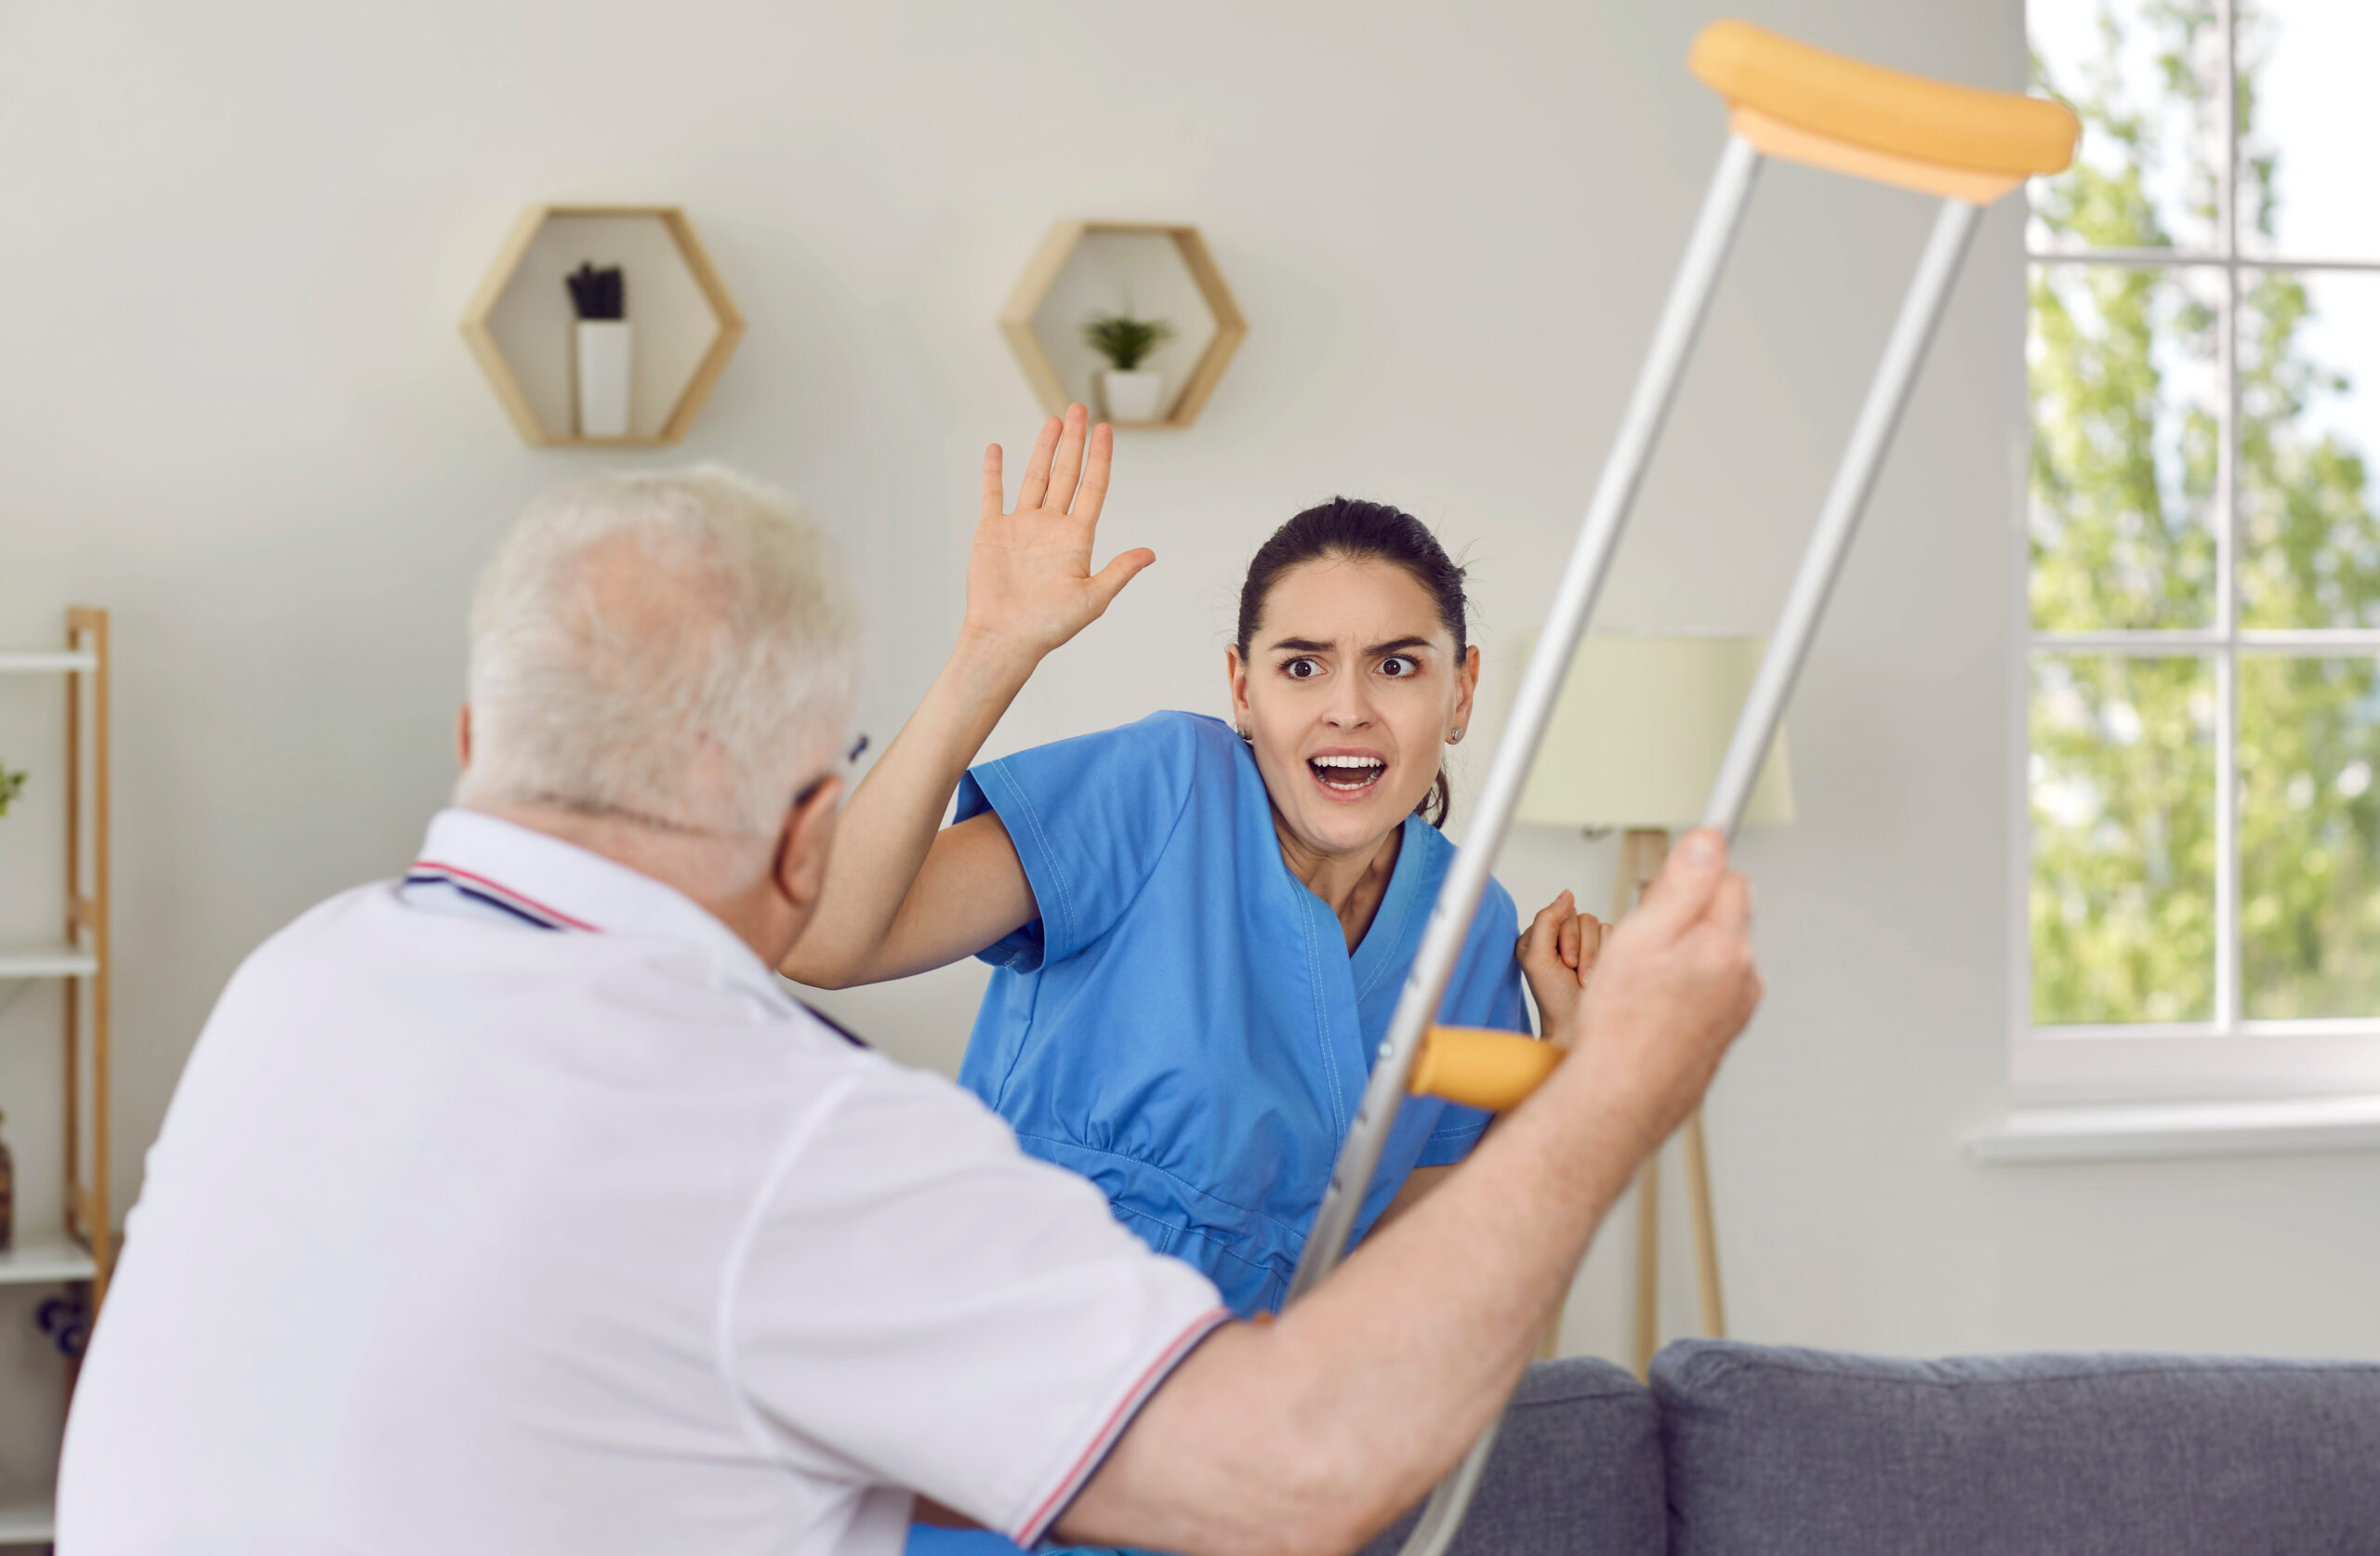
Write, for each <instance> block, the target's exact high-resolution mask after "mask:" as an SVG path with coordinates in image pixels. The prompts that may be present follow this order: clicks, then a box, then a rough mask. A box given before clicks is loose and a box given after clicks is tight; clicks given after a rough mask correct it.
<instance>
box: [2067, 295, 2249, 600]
mask: <svg viewBox="0 0 2380 1556" xmlns="http://www.w3.org/2000/svg"><path fill="white" fill-rule="evenodd" d="M2222 284H2223V283H2222V272H2220V271H2218V270H2135V269H2121V268H2117V267H2114V266H2097V265H2040V266H2036V267H2034V270H2033V276H2032V308H2031V313H2030V317H2031V324H2030V330H2029V332H2028V338H2027V341H2026V363H2027V373H2028V376H2029V377H2030V383H2031V389H2032V405H2033V447H2032V475H2031V495H2032V504H2031V525H2032V539H2033V556H2032V579H2031V590H2032V613H2033V625H2034V626H2037V627H2040V628H2042V629H2043V630H2046V631H2069V632H2083V631H2108V630H2116V629H2128V628H2129V629H2138V628H2175V627H2196V626H2212V625H2214V621H2215V529H2214V518H2215V475H2216V469H2217V455H2218V453H2219V450H2220V446H2221V442H2222V434H2221V423H2220V422H2219V421H2218V420H2217V418H2216V414H2215V409H2216V406H2217V404H2218V403H2219V402H2220V396H2221V389H2220V384H2221V380H2220V377H2219V370H2220V369H2219V362H2218V356H2217V350H2216V345H2217V341H2216V319H2217V317H2218V315H2217V313H2216V303H2217V299H2218V298H2219V297H2220V296H2221V288H2222Z"/></svg>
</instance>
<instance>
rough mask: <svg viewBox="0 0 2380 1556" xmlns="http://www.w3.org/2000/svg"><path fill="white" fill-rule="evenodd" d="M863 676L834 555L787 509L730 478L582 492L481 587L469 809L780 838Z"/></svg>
mask: <svg viewBox="0 0 2380 1556" xmlns="http://www.w3.org/2000/svg"><path fill="white" fill-rule="evenodd" d="M858 672H859V613H858V610H857V608H856V607H855V606H854V604H853V600H852V597H851V591H850V589H849V588H848V587H847V586H846V585H845V584H844V582H843V577H842V569H841V565H840V560H839V559H838V558H837V556H836V554H835V549H834V547H833V544H832V543H831V542H830V541H829V540H828V539H827V538H826V535H825V534H823V533H821V532H820V530H819V529H818V527H817V526H816V525H815V524H813V522H811V521H810V520H809V518H808V517H807V516H805V515H804V514H803V513H802V511H801V509H800V507H799V506H798V505H796V504H795V503H794V501H793V500H792V499H791V498H790V497H788V496H787V495H786V494H784V493H781V492H778V491H775V490H774V489H773V488H770V487H766V486H763V485H760V483H758V482H756V481H748V480H746V479H745V478H744V477H742V476H739V475H736V474H734V472H733V471H730V470H725V469H721V468H718V467H716V466H703V467H699V468H694V469H690V470H679V471H668V472H657V473H654V474H649V475H606V476H598V477H595V478H594V479H592V480H588V481H575V482H573V483H572V484H570V485H568V486H564V487H561V488H559V489H558V490H556V491H553V492H551V493H549V494H547V495H545V496H544V497H542V498H540V499H538V501H537V502H536V504H535V505H533V506H532V507H531V508H530V509H529V511H528V512H527V513H525V514H523V515H522V518H521V521H520V522H519V523H517V524H516V525H514V526H513V529H512V533H511V534H509V536H507V537H506V539H505V542H504V545H503V547H502V548H501V549H499V550H498V551H497V552H496V560H494V561H492V562H490V563H489V564H488V569H487V572H486V573H485V574H483V576H482V578H481V580H480V587H479V594H478V597H477V598H476V599H475V600H473V602H472V605H471V666H470V701H471V754H470V765H469V768H468V769H466V770H465V771H464V773H463V777H462V781H461V782H460V783H459V784H458V785H456V791H455V798H456V802H457V803H458V804H463V805H479V806H490V805H525V806H541V807H549V808H560V809H563V810H568V811H579V812H582V813H585V814H589V815H609V816H616V817H619V818H621V819H624V820H628V821H631V822H641V823H643V824H646V825H649V826H659V827H661V828H664V829H666V830H677V831H685V832H698V833H719V834H769V833H774V831H775V830H776V828H777V827H778V826H779V825H781V824H783V822H784V820H785V815H786V811H787V808H788V807H789V806H790V805H791V803H792V801H793V797H794V793H795V791H796V789H797V788H798V787H799V786H800V784H802V783H803V782H805V781H806V779H807V778H808V777H812V776H815V775H817V774H818V773H820V772H821V771H823V770H825V769H826V767H827V765H828V764H829V762H830V761H831V759H832V758H833V757H834V756H835V755H837V754H839V752H840V745H841V742H842V741H843V739H844V738H845V736H846V733H847V732H848V730H849V726H850V720H851V712H852V703H853V697H854V695H855V694H856V692H857V684H858Z"/></svg>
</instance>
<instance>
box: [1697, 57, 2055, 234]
mask: <svg viewBox="0 0 2380 1556" xmlns="http://www.w3.org/2000/svg"><path fill="white" fill-rule="evenodd" d="M1686 65H1687V68H1688V69H1690V70H1691V71H1693V72H1694V73H1695V75H1696V76H1697V77H1698V78H1699V80H1700V81H1701V82H1702V84H1703V85H1704V86H1708V87H1710V88H1711V89H1712V91H1714V92H1716V93H1718V94H1719V95H1720V96H1721V97H1723V98H1725V99H1727V104H1728V106H1729V108H1731V109H1732V110H1734V115H1735V119H1736V125H1735V127H1736V130H1737V133H1739V134H1741V135H1743V136H1744V137H1745V138H1747V139H1750V140H1752V142H1753V144H1755V145H1757V146H1759V147H1760V149H1761V150H1762V151H1763V152H1767V153H1768V154H1770V155H1773V156H1785V157H1790V158H1792V160H1794V161H1797V162H1808V163H1815V164H1817V165H1820V166H1827V167H1833V168H1835V169H1836V170H1837V171H1840V172H1845V173H1850V174H1854V175H1856V176H1859V177H1865V178H1877V179H1880V180H1881V181H1883V182H1886V183H1899V184H1910V185H1917V186H1918V187H1926V188H1929V189H1931V190H1932V191H1933V192H1937V193H1955V194H1958V195H1960V196H1961V197H1962V198H1975V192H1973V191H1990V189H1992V188H1994V187H1997V188H1999V189H2000V190H2001V191H2003V192H2004V191H2006V190H2007V189H2012V188H2014V187H2015V186H2016V184H2017V183H2018V182H2019V181H2021V180H2022V179H2024V178H2028V177H2030V176H2031V175H2033V174H2036V173H2057V172H2061V171H2063V170H2064V169H2065V168H2066V167H2067V165H2069V164H2070V163H2071V162H2073V160H2074V143H2075V140H2076V138H2078V137H2079V136H2080V135H2081V134H2082V130H2083V126H2082V123H2081V121H2079V120H2077V119H2076V118H2075V116H2074V111H2073V110H2072V109H2070V108H2069V107H2067V106H2066V105H2065V104H2064V103H2062V102H2053V101H2051V100H2050V99H2046V98H2029V97H2024V96H2021V95H2019V94H2017V93H2014V92H1986V91H1982V90H1979V89H1977V88H1976V87H1973V86H1953V85H1951V84H1950V83H1949V82H1946V81H1934V80H1931V79H1929V78H1927V77H1925V76H1922V75H1910V74H1907V73H1904V72H1901V71H1895V70H1886V69H1885V68H1884V67H1883V66H1882V65H1871V64H1868V63H1867V62H1865V61H1864V60H1859V59H1849V58H1846V57H1845V56H1844V55H1840V54H1831V53H1829V52H1828V51H1827V50H1825V49H1822V48H1812V47H1811V46H1809V45H1807V44H1803V43H1795V42H1794V41H1793V40H1792V39H1791V38H1787V37H1781V36H1779V35H1778V34H1777V33H1771V32H1769V31H1767V30H1766V29H1765V28H1760V27H1755V26H1753V25H1752V23H1750V22H1748V21H1714V22H1712V24H1711V25H1710V26H1708V27H1705V28H1704V29H1703V30H1702V32H1701V34H1700V35H1699V36H1698V37H1697V38H1696V39H1695V40H1694V50H1693V52H1692V53H1691V54H1690V55H1688V56H1687V58H1686ZM1764 130H1767V131H1770V132H1772V133H1770V134H1768V135H1766V136H1764V135H1763V134H1762V133H1761V132H1762V131H1764ZM1861 153H1867V154H1866V155H1865V156H1863V155H1861ZM1895 164H1899V165H1903V166H1900V167H1898V168H1895V167H1894V166H1893V165H1895ZM1912 168H1913V169H1915V170H1917V171H1919V172H1922V171H1923V170H1925V169H1933V170H1936V171H1937V174H1940V175H1949V177H1948V178H1937V181H1936V182H1935V183H1933V184H1930V185H1924V184H1920V183H1919V180H1918V179H1917V178H1914V177H1912V176H1911V169H1912ZM1896 174H1897V175H1898V176H1896ZM1958 175H1966V176H1967V177H1966V179H1965V181H1964V182H1962V181H1961V180H1960V179H1959V178H1958V177H1957V176H1958ZM1976 175H1982V176H1983V177H1982V178H1980V179H1977V178H1975V176H1976Z"/></svg>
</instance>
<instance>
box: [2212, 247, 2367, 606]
mask: <svg viewBox="0 0 2380 1556" xmlns="http://www.w3.org/2000/svg"><path fill="white" fill-rule="evenodd" d="M2375 372H2380V275H2370V274H2347V273H2340V272H2336V271H2333V272H2327V273H2319V274H2309V273H2307V272H2303V271H2293V270H2264V271H2255V270H2246V271H2242V272H2241V284H2240V518H2241V532H2240V534H2241V547H2240V611H2241V616H2240V619H2241V625H2242V626H2250V627H2274V626H2380V516H2375V515H2374V514H2373V496H2374V493H2373V490H2372V486H2371V481H2370V476H2369V473H2368V471H2367V468H2366V465H2365V459H2366V456H2367V455H2368V454H2370V453H2371V452H2372V451H2373V450H2375V449H2380V392H2375V391H2374V390H2373V389H2367V388H2366V385H2367V384H2368V383H2370V382H2371V381H2372V378H2373V375H2374V373H2375Z"/></svg>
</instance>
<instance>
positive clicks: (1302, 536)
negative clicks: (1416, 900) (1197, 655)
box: [1239, 497, 1469, 827]
mask: <svg viewBox="0 0 2380 1556" xmlns="http://www.w3.org/2000/svg"><path fill="white" fill-rule="evenodd" d="M1324 557H1343V558H1345V559H1347V560H1351V561H1383V562H1387V563H1388V564H1389V565H1390V566H1392V567H1399V568H1402V569H1404V570H1405V572H1406V574H1408V576H1409V577H1411V578H1412V580H1413V581H1414V582H1415V583H1417V584H1419V585H1421V587H1423V588H1425V589H1427V590H1428V591H1429V593H1430V598H1431V599H1432V600H1435V601H1437V606H1438V620H1439V622H1440V623H1441V624H1442V625H1444V626H1445V627H1446V629H1447V631H1448V634H1449V635H1450V636H1452V637H1453V639H1454V657H1455V662H1456V664H1457V665H1458V666H1460V665H1461V662H1462V657H1463V653H1464V651H1465V649H1466V648H1467V647H1468V646H1469V644H1468V640H1467V639H1466V638H1465V636H1464V634H1463V615H1464V613H1465V611H1466V609H1467V603H1468V602H1467V601H1466V600H1465V599H1464V597H1463V592H1462V569H1461V568H1460V567H1457V566H1456V565H1455V561H1454V559H1453V558H1452V557H1449V556H1448V555H1447V548H1446V547H1443V546H1441V545H1439V544H1438V537H1437V536H1436V535H1434V534H1431V533H1430V531H1429V526H1427V525H1425V524H1423V523H1422V522H1421V521H1420V520H1419V519H1416V518H1414V517H1413V516H1412V515H1411V514H1409V513H1408V512H1406V511H1405V510H1404V509H1402V508H1391V507H1389V506H1388V505H1387V504H1386V503H1368V502H1365V501H1364V500H1362V499H1361V498H1359V497H1333V498H1331V499H1330V500H1329V502H1327V503H1324V504H1322V505H1320V506H1319V507H1316V508H1307V509H1306V510H1305V511H1304V512H1303V513H1301V514H1299V515H1298V516H1297V517H1296V518H1294V519H1292V520H1290V521H1289V522H1288V523H1286V524H1284V525H1282V526H1281V527H1280V528H1279V529H1277V530H1275V531H1274V532H1273V538H1272V539H1270V540H1268V541H1266V542H1265V543H1264V544H1263V545H1262V546H1260V547H1257V548H1256V558H1255V560H1252V561H1250V563H1249V564H1248V581H1247V582H1246V583H1244V584H1242V585H1240V587H1239V657H1240V660H1241V662H1242V663H1246V662H1247V661H1248V659H1249V656H1250V652H1251V651H1252V650H1253V649H1254V648H1255V646H1256V624H1257V622H1258V621H1260V620H1261V619H1263V614H1264V598H1265V596H1267V595H1269V594H1271V593H1272V592H1273V586H1274V585H1275V584H1276V583H1278V582H1280V578H1281V574H1284V573H1287V572H1289V569H1291V568H1293V567H1302V566H1303V565H1304V564H1305V563H1307V562H1310V561H1316V560H1320V559H1321V558H1324ZM1453 808H1454V795H1453V791H1452V790H1451V788H1450V787H1449V786H1448V784H1447V773H1446V769H1445V768H1443V767H1441V768H1439V769H1438V777H1437V781H1436V782H1435V783H1434V784H1432V785H1430V792H1429V793H1428V794H1427V795H1426V796H1424V797H1423V798H1422V800H1421V804H1420V805H1418V806H1416V807H1415V808H1414V813H1415V814H1416V815H1419V816H1421V818H1422V819H1423V820H1425V821H1427V822H1428V823H1429V824H1431V825H1432V826H1435V827H1444V826H1445V825H1446V824H1447V812H1448V811H1450V810H1452V809H1453Z"/></svg>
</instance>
